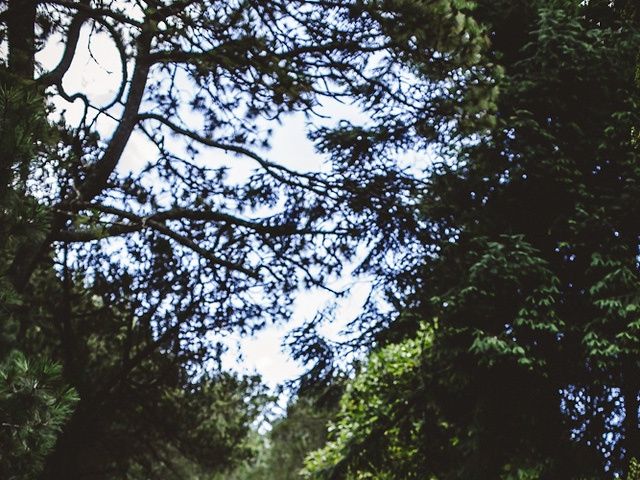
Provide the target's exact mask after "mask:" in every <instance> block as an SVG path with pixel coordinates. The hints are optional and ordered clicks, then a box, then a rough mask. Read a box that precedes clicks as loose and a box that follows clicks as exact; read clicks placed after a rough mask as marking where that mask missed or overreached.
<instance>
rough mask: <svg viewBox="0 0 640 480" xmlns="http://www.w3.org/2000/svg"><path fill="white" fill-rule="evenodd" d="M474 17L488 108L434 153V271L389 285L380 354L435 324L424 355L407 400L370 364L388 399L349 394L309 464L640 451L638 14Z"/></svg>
mask: <svg viewBox="0 0 640 480" xmlns="http://www.w3.org/2000/svg"><path fill="white" fill-rule="evenodd" d="M605 3H606V5H605ZM474 15H475V18H476V19H477V20H478V21H479V22H480V23H483V22H484V23H486V24H487V29H488V31H489V32H491V41H492V46H491V49H490V50H489V52H488V53H487V55H488V56H490V57H491V58H492V59H495V60H496V61H497V62H499V63H500V64H501V66H502V67H503V75H502V76H501V77H500V79H499V90H500V95H499V97H498V101H497V107H498V110H497V113H496V120H497V122H496V125H495V128H493V129H492V130H491V132H490V134H485V135H479V136H478V138H477V139H476V140H477V141H475V142H470V143H467V144H466V145H465V146H464V148H463V151H462V152H460V153H459V154H457V155H455V156H453V157H449V158H446V159H445V160H443V161H441V162H436V163H434V166H433V168H432V169H431V173H430V178H429V180H428V182H427V185H426V187H425V190H424V192H423V194H422V196H421V198H422V203H421V213H422V215H423V220H424V227H425V228H424V230H423V232H424V236H423V242H424V249H423V251H424V252H425V255H424V257H423V266H422V267H421V269H420V271H419V273H417V272H416V271H415V270H407V271H406V272H404V273H402V272H401V275H404V282H405V283H404V284H405V285H407V291H409V292H411V291H413V294H411V293H409V294H407V293H406V291H405V292H401V294H400V295H397V294H396V297H397V300H394V298H393V297H391V301H393V302H394V304H395V305H399V306H400V307H401V308H400V309H401V310H404V312H403V313H402V314H401V315H400V316H399V317H398V318H397V320H395V322H393V323H392V324H391V326H390V328H389V329H387V330H386V331H385V330H384V329H381V331H380V333H379V335H378V341H379V342H380V343H381V344H382V345H383V347H382V349H381V350H379V351H378V352H375V353H373V354H372V355H373V356H372V360H371V362H372V364H373V365H374V366H375V365H376V362H378V361H379V360H378V359H379V358H380V356H383V357H384V356H385V355H390V354H391V353H392V352H394V351H395V352H396V356H395V359H396V360H395V361H400V358H401V356H400V355H399V353H398V349H402V348H407V346H410V345H412V344H411V343H410V342H413V341H416V339H417V338H420V337H419V335H420V334H418V333H416V331H417V330H418V325H419V322H420V321H425V319H426V320H428V322H427V323H428V325H430V326H431V328H432V331H433V340H432V342H431V344H430V346H429V347H428V348H426V349H424V350H422V351H421V352H420V353H418V354H414V355H417V356H418V358H419V360H414V362H418V365H419V367H413V366H412V365H413V364H412V362H411V361H406V362H404V363H403V365H405V366H406V368H407V370H405V372H406V374H407V375H409V376H410V378H411V379H410V380H409V379H405V380H401V383H406V384H410V385H412V387H413V389H414V390H413V391H415V392H416V393H415V397H414V396H413V391H412V395H411V396H409V395H407V396H404V397H403V396H402V395H400V392H402V391H403V390H402V388H400V389H397V388H396V386H395V385H391V384H390V382H388V381H387V382H385V381H384V380H383V379H384V378H385V375H386V371H385V370H384V369H383V370H382V371H380V372H378V373H377V374H372V373H371V372H375V371H376V369H375V367H371V370H365V372H364V373H362V374H361V377H359V378H357V379H356V380H355V381H354V387H353V388H354V389H356V388H362V386H361V385H363V384H364V385H366V388H362V389H363V393H361V394H360V396H361V397H362V398H368V397H371V398H374V399H375V398H376V397H377V396H380V395H382V398H385V400H386V401H385V402H382V403H381V404H379V405H378V406H377V407H375V408H372V409H371V410H367V409H366V408H363V406H364V405H367V406H368V404H365V403H364V402H362V406H359V404H357V403H354V404H353V405H352V404H349V403H348V402H349V398H350V397H349V395H347V396H346V397H345V404H344V405H343V410H342V412H343V413H342V415H343V416H344V418H345V420H344V421H343V422H342V423H339V428H338V430H337V433H335V436H334V437H333V440H332V441H331V442H330V443H329V444H328V446H327V447H326V448H325V449H323V450H320V451H319V452H317V453H316V454H314V455H313V456H311V457H310V459H309V461H308V468H309V475H310V476H311V477H312V478H313V476H314V475H315V476H316V477H318V478H335V479H338V478H388V477H389V476H390V475H394V473H393V472H394V470H393V468H402V465H405V463H403V460H402V456H401V455H399V456H398V457H397V458H396V457H392V456H391V453H390V452H394V451H399V452H402V453H405V454H407V455H409V457H408V459H407V460H406V462H407V463H406V465H407V466H406V468H407V470H406V471H403V472H402V475H401V477H402V478H432V477H433V478H447V479H454V478H509V479H512V478H513V479H515V478H581V479H582V478H602V477H603V476H604V475H608V476H614V475H620V474H621V472H623V471H624V470H626V469H627V468H628V465H629V459H630V458H632V457H633V456H637V454H638V452H637V449H638V448H639V446H640V442H639V441H638V431H639V430H638V393H639V392H640V386H639V385H638V383H637V380H636V379H637V371H638V366H639V363H638V362H639V358H640V356H639V355H638V353H639V352H638V348H637V339H638V332H637V329H636V326H637V325H636V323H637V322H636V320H637V318H636V317H637V315H636V312H637V309H638V305H637V303H638V296H637V292H638V263H637V252H638V231H637V225H636V222H635V220H634V218H635V216H636V215H637V212H635V207H633V205H634V202H633V200H632V198H635V197H637V195H638V193H639V192H637V189H636V184H637V181H638V173H639V171H638V165H639V164H640V163H639V162H638V151H637V139H636V136H637V135H636V131H637V128H638V120H640V119H639V117H638V112H639V110H638V100H639V97H638V94H639V93H640V92H639V91H638V83H637V80H636V66H637V51H638V42H639V41H640V35H639V34H640V31H639V30H638V24H637V21H636V20H635V18H634V17H633V16H632V15H630V14H629V10H628V5H627V4H626V3H625V2H608V3H607V2H583V3H582V4H581V5H578V4H577V3H576V2H562V1H561V2H544V1H541V2H497V3H496V2H478V7H477V9H476V10H475V13H474ZM412 280H413V285H411V281H412ZM392 293H393V292H392ZM402 295H404V298H402ZM416 319H419V320H416ZM407 339H408V340H407ZM412 339H413V340H412ZM407 342H409V343H407ZM385 344H386V345H388V346H384V345H385ZM394 349H395V350H394ZM412 358H415V356H414V357H412ZM386 363H388V364H390V365H392V364H393V360H391V359H387V362H386ZM372 376H373V377H374V378H377V377H379V378H380V380H379V381H380V382H381V383H380V385H381V388H382V390H381V392H382V393H379V391H378V390H377V388H378V387H377V385H376V383H375V381H374V380H373V379H372ZM403 378H404V377H403V376H402V375H400V379H403ZM356 386H358V387H356ZM411 398H416V399H418V400H416V401H414V402H413V403H412V402H411V401H410V399H411ZM403 401H407V402H408V405H409V407H408V408H407V407H406V406H404V404H403ZM389 404H390V405H396V407H395V408H392V409H391V410H389V409H388V408H387V405H389ZM374 405H375V403H374ZM400 405H402V407H401V406H400ZM412 405H416V407H415V408H412V407H411V406H412ZM404 413H406V417H404V416H403V414H404ZM363 425H364V427H362V426H363ZM403 427H404V430H402V428H403ZM395 428H400V429H401V431H403V432H404V435H405V436H404V437H403V439H404V441H403V442H402V443H401V445H402V446H401V447H400V448H396V449H394V448H393V445H394V444H393V441H392V439H393V435H394V432H395V431H396V430H394V429H395ZM369 432H379V434H378V435H371V436H370V437H369V436H368V433H369ZM382 432H389V435H390V436H391V438H390V439H389V440H388V441H387V440H386V438H385V436H384V435H383V433H382ZM382 439H385V440H382ZM350 442H352V443H350ZM415 448H417V449H418V450H419V453H416V454H415V455H413V454H411V452H412V451H413V450H414V449H415ZM384 455H387V457H386V458H387V460H386V461H385V460H380V461H379V462H378V459H381V458H385V457H384ZM399 466H400V467H399ZM603 472H604V473H603ZM359 475H360V477H359ZM385 475H386V476H385ZM412 475H413V476H412Z"/></svg>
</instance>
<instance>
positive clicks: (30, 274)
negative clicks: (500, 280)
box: [0, 0, 492, 479]
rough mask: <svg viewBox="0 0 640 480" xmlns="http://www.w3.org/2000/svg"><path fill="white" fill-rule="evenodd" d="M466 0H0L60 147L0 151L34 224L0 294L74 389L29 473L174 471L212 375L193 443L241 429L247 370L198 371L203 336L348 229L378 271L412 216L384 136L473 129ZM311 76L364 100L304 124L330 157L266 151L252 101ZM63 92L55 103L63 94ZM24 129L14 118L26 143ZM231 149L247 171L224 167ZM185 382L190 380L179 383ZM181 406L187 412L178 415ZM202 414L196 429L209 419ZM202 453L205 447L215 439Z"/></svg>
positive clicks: (480, 80) (287, 296)
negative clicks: (288, 157)
mask: <svg viewBox="0 0 640 480" xmlns="http://www.w3.org/2000/svg"><path fill="white" fill-rule="evenodd" d="M468 7H469V3H468V2H466V1H464V0H438V1H435V2H423V1H404V0H387V1H383V2H362V1H359V0H358V1H353V2H332V1H324V0H322V1H293V2H291V1H286V2H285V1H278V0H276V1H269V2H265V1H241V0H238V1H233V2H227V1H224V2H222V1H214V0H197V1H196V0H178V1H173V2H163V1H156V0H149V1H147V2H138V1H136V2H126V3H122V2H117V1H110V0H95V1H91V0H81V1H73V2H67V1H62V0H50V1H34V0H9V1H8V2H7V3H6V5H4V6H3V9H2V10H1V11H0V23H1V27H0V35H1V36H0V42H1V43H2V45H3V46H5V47H6V48H5V50H3V51H6V52H7V54H6V58H3V65H2V86H3V88H5V90H7V91H8V90H10V89H17V88H19V89H20V92H21V93H20V95H21V100H20V102H23V103H25V104H26V102H27V99H28V98H37V99H38V102H40V103H39V112H40V115H41V117H43V118H45V117H46V118H49V119H50V120H51V121H52V122H53V121H55V122H56V124H55V128H52V129H51V130H53V131H55V135H54V136H53V138H54V140H53V142H52V145H54V148H51V149H49V150H47V151H46V152H42V153H41V154H39V155H37V156H35V157H34V156H32V155H27V154H24V152H21V151H20V150H19V149H18V148H17V147H16V145H14V144H9V148H6V149H3V151H2V157H1V162H0V172H2V174H3V178H9V179H10V180H9V183H8V184H7V188H8V190H10V191H11V192H12V195H13V196H14V198H15V199H16V200H15V201H16V202H17V204H20V205H23V206H24V205H26V206H28V207H29V208H30V209H31V210H29V211H27V212H25V213H24V214H22V213H19V210H18V209H17V208H14V207H11V208H8V209H6V210H3V215H5V216H11V215H13V216H15V218H16V219H18V220H19V222H22V223H25V224H37V225H39V229H38V231H39V232H40V233H41V234H40V235H33V236H25V237H16V238H15V241H14V242H8V241H7V242H6V243H5V245H4V246H3V251H2V252H3V253H2V254H3V260H4V259H6V262H5V264H6V265H7V266H8V268H7V269H6V271H3V272H2V277H3V278H2V282H3V285H6V286H7V290H6V291H9V290H10V291H11V292H13V293H15V295H17V296H20V297H21V298H22V299H23V301H22V304H21V305H9V303H6V302H5V303H3V308H4V307H6V308H7V310H8V311H10V312H12V313H11V315H12V318H14V319H15V321H16V325H17V329H18V330H19V331H20V332H22V333H21V335H20V336H19V338H17V339H16V340H15V341H14V340H12V342H15V344H16V345H19V346H20V348H21V349H23V350H25V351H27V352H36V351H43V352H46V353H47V355H50V356H51V358H53V359H55V360H57V361H59V362H61V363H62V365H63V374H64V378H65V380H66V381H68V382H69V383H70V384H71V385H73V386H74V387H75V388H76V389H77V390H78V392H79V395H80V402H79V404H78V407H77V409H76V410H75V413H74V415H73V417H72V418H71V420H70V421H69V423H68V424H67V425H66V427H65V428H64V431H63V434H62V436H61V437H60V438H59V440H58V442H57V444H56V447H55V451H54V452H53V453H52V454H51V455H50V456H49V457H48V459H47V464H46V468H45V474H44V478H49V479H53V478H69V476H72V477H74V478H83V477H86V478H105V476H106V475H110V474H115V473H118V474H120V475H122V474H125V473H126V474H128V475H134V474H135V475H138V474H139V475H141V476H143V477H144V478H154V477H155V478H159V477H161V478H167V475H170V474H173V475H175V476H180V475H181V473H180V471H179V467H180V466H181V465H182V464H183V463H184V462H187V463H188V462H189V461H195V462H196V463H198V462H202V461H203V459H204V456H205V455H206V451H210V450H206V449H204V450H201V447H203V446H205V447H206V446H207V444H206V442H207V440H206V439H205V436H206V435H204V434H203V432H202V431H201V430H199V429H198V428H197V427H196V426H195V425H193V424H192V423H191V422H193V420H194V419H195V418H205V417H198V415H200V414H202V415H205V414H206V418H208V419H211V418H215V415H213V414H212V412H210V411H208V410H207V408H208V407H207V405H208V404H209V402H212V401H213V402H214V404H215V401H216V399H226V400H229V396H230V397H231V398H232V399H233V400H232V401H231V403H232V404H233V407H229V408H230V409H231V412H233V415H232V418H233V421H232V432H233V434H231V435H230V436H225V437H224V439H223V440H222V442H221V443H220V444H214V445H213V446H211V445H209V447H210V449H211V448H213V449H215V448H218V447H220V448H221V449H222V450H221V451H222V452H227V451H228V450H225V449H228V448H230V447H229V446H230V445H232V446H233V445H237V442H236V441H237V440H238V438H239V437H241V436H242V435H241V434H242V432H246V431H247V429H246V428H245V427H246V424H247V422H249V421H250V417H251V415H250V413H247V412H245V414H241V413H240V407H241V406H242V405H241V404H242V402H241V401H240V400H239V397H238V392H240V396H242V395H243V394H249V395H252V394H251V392H253V391H254V390H253V387H252V385H253V384H252V382H249V384H247V383H246V382H244V381H242V380H238V379H235V380H234V379H230V378H229V377H228V376H226V375H222V374H218V373H215V374H213V378H212V377H211V374H210V373H207V372H208V371H209V370H210V367H211V365H212V364H214V365H215V362H216V361H217V360H218V358H219V353H220V348H221V346H220V344H219V342H217V341H216V340H215V339H213V340H212V339H211V337H212V335H213V336H216V335H218V336H219V335H223V334H224V333H227V332H229V331H230V330H232V329H237V330H240V331H242V332H248V331H251V330H253V329H255V328H259V327H260V326H261V325H263V324H264V323H265V322H267V321H275V320H277V319H281V318H286V314H287V312H288V307H289V305H290V303H291V299H292V296H293V294H294V292H295V291H296V289H297V288H299V287H300V286H323V282H324V280H325V279H326V278H328V277H329V276H330V275H332V274H335V273H336V272H338V271H339V269H340V267H341V266H342V265H343V264H344V263H345V262H348V261H350V260H352V259H354V255H355V251H356V249H355V247H354V241H361V242H363V243H367V242H368V249H369V255H368V257H367V259H366V261H365V262H364V264H363V265H362V269H371V270H374V271H376V270H377V272H376V273H382V269H381V268H380V267H379V266H380V265H383V263H384V262H382V261H381V259H382V258H384V255H385V254H386V252H387V251H388V250H389V249H390V248H395V247H398V246H400V245H402V244H403V243H404V241H405V235H406V234H405V233H404V232H406V231H411V230H412V226H413V222H414V221H415V217H414V215H413V210H412V209H406V208H405V206H404V205H405V202H404V199H406V198H411V195H410V192H411V191H412V189H413V188H414V186H415V182H414V181H413V180H412V179H411V178H410V176H409V175H408V174H406V173H405V172H404V171H403V169H402V167H401V165H400V164H399V162H397V156H398V154H399V152H400V151H403V150H406V149H407V148H409V147H416V148H417V147H419V146H420V145H426V144H428V143H430V142H432V141H436V140H442V139H447V140H451V139H452V138H453V137H452V135H453V133H455V129H454V128H453V127H454V126H455V125H461V126H466V128H469V129H470V130H473V131H475V130H474V128H472V127H474V126H477V125H479V124H483V123H486V120H487V118H489V117H488V116H487V115H486V114H487V110H488V106H487V102H486V98H487V96H490V92H491V89H492V82H491V75H488V74H487V73H488V72H489V71H490V70H491V67H490V66H488V65H482V64H480V63H478V62H479V60H480V55H479V52H480V50H481V49H482V47H483V45H484V44H485V37H484V34H483V32H482V31H481V30H480V29H479V28H478V27H477V25H476V24H475V22H473V20H472V19H470V18H469V17H468V16H466V15H465V12H466V10H467V9H468ZM425 24H429V25H432V26H433V28H431V29H424V25H425ZM100 38H102V39H107V40H108V41H109V42H110V43H111V45H112V49H113V52H114V53H115V55H117V56H118V58H119V59H120V67H121V68H120V72H119V75H120V76H119V78H118V79H117V81H116V82H115V84H114V85H113V86H112V87H113V88H112V91H113V97H112V98H111V99H108V100H105V101H104V102H98V101H97V100H95V98H94V97H92V95H91V93H90V92H85V91H79V92H73V91H68V88H67V85H68V84H66V83H65V76H66V75H67V74H68V73H69V72H70V71H71V70H70V69H71V68H72V65H73V62H74V59H75V58H76V57H77V56H78V54H79V52H81V51H89V52H90V53H91V48H92V45H93V41H94V40H95V41H98V40H99V39H100ZM56 40H61V43H62V47H61V48H62V51H61V58H60V61H59V62H58V64H57V65H56V66H55V67H53V68H52V69H50V70H48V71H47V70H45V69H44V68H42V67H41V66H39V65H38V63H37V58H38V57H37V55H38V54H39V53H41V52H42V51H43V49H44V48H45V47H46V46H49V47H50V46H51V45H52V44H53V43H54V42H55V41H56ZM452 86H454V87H452ZM326 99H333V100H338V101H350V102H353V103H355V104H356V105H358V107H359V108H360V109H361V110H362V111H364V112H365V113H366V114H367V115H368V116H369V117H370V118H371V121H370V122H367V123H365V124H362V125H354V124H350V123H348V122H343V123H341V124H338V125H337V126H336V127H333V126H329V127H323V128H318V129H316V130H315V132H314V133H313V138H314V140H315V141H316V142H317V145H318V148H319V150H320V151H321V152H322V153H323V154H325V155H326V156H327V157H328V160H329V163H330V164H331V168H328V169H327V171H326V172H324V173H316V172H313V173H309V172H305V171H302V170H300V171H298V170H292V169H290V168H288V167H286V166H285V165H283V164H280V163H278V162H276V161H273V160H270V159H268V158H267V156H266V154H264V149H265V148H266V147H267V146H268V143H269V142H268V141H269V135H270V134H269V131H268V130H269V127H270V126H271V124H270V123H269V122H272V123H273V122H277V121H278V120H280V119H281V118H282V117H283V116H284V115H286V114H287V113H291V112H298V111H304V112H305V113H306V114H307V115H308V116H313V115H314V114H315V113H317V112H316V110H317V109H318V106H319V105H320V104H321V103H322V101H323V100H326ZM54 105H55V106H56V107H55V108H54ZM78 105H79V106H80V115H79V118H78V119H76V120H73V119H72V115H70V114H67V113H66V109H67V108H68V109H69V110H71V109H72V108H75V107H77V106H78ZM74 106H75V107H74ZM265 124H266V125H267V126H266V127H265ZM4 125H5V126H7V128H6V132H3V141H4V139H11V138H17V137H18V136H19V134H20V130H19V127H20V125H22V122H5V123H4ZM5 133H6V135H5ZM42 140H43V138H42V137H41V136H40V134H39V133H34V135H33V136H32V137H30V142H31V145H40V144H42V143H43V141H42ZM134 140H135V141H140V142H142V141H145V142H148V143H146V144H145V145H149V146H150V148H148V149H147V148H143V149H139V151H140V152H141V154H142V155H146V157H145V158H140V159H136V161H139V164H141V165H142V166H141V167H139V168H133V169H131V170H130V171H128V170H127V169H125V167H124V166H123V163H124V161H125V160H126V159H127V158H130V157H131V156H132V155H133V153H132V150H131V149H129V150H128V154H127V148H128V146H129V147H130V146H131V144H132V142H133V141H134ZM240 162H249V163H250V165H251V166H250V170H251V173H249V174H245V175H242V176H238V175H236V174H234V173H233V167H235V166H236V165H237V164H239V163H240ZM230 170H231V173H229V171H230ZM9 172H12V173H11V174H10V175H9V174H8V173H9ZM4 175H7V177H4ZM3 188H5V186H3ZM3 302H4V300H3ZM217 385H220V387H217ZM225 385H226V386H232V387H233V388H229V389H227V388H226V387H225ZM236 387H237V388H236ZM219 388H220V389H221V391H220V390H219ZM181 390H183V391H186V392H187V393H186V394H185V395H187V398H181V400H180V402H177V401H176V396H179V393H178V392H180V391H181ZM226 400H225V401H226ZM142 405H144V406H145V407H146V408H142ZM141 408H142V413H146V414H148V413H152V414H153V419H151V420H149V419H146V420H145V419H144V418H143V415H141V414H140V409H141ZM149 409H150V410H149ZM189 409H191V410H192V412H191V413H192V414H194V416H193V417H189V418H185V417H183V416H182V415H183V414H185V412H187V411H188V410H189ZM214 413H215V412H214ZM212 415H213V416H212ZM207 425H208V426H209V427H211V428H210V429H208V430H206V432H207V435H214V437H215V434H216V431H218V432H222V434H224V432H225V430H224V428H222V427H220V425H210V424H207ZM165 427H166V430H165V431H163V432H160V433H158V432H157V430H159V429H162V428H165ZM218 427H220V430H217V428H218ZM140 428H142V430H140V431H135V432H132V430H134V429H140ZM145 429H148V431H147V430H145ZM125 436H126V440H127V441H126V442H125V441H123V438H125ZM223 436H224V435H223ZM167 439H171V440H172V441H169V442H167ZM185 445H186V446H188V447H189V448H187V449H186V452H184V451H181V452H180V454H177V450H180V448H181V447H185ZM104 446H109V447H110V448H103V447H104ZM122 447H124V448H122ZM143 450H144V451H143ZM216 455H218V456H217V457H216V458H214V459H213V460H212V461H211V464H210V465H209V466H210V467H216V468H218V467H220V468H221V467H224V466H226V465H227V464H228V463H229V461H230V460H231V458H227V457H226V456H225V455H226V454H225V453H218V454H216ZM150 458H155V459H156V460H155V461H154V462H152V461H151V460H150ZM192 463H193V462H192ZM90 466H95V467H96V468H97V469H96V470H92V471H90V469H89V467H90ZM177 468H178V470H176V469H177ZM100 469H101V470H100Z"/></svg>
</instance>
